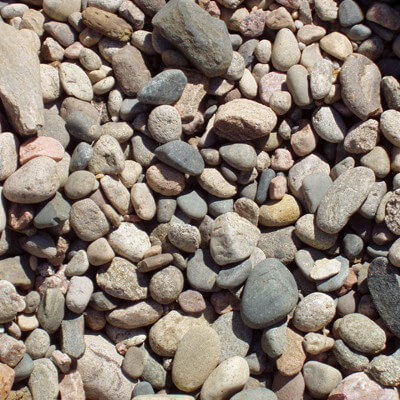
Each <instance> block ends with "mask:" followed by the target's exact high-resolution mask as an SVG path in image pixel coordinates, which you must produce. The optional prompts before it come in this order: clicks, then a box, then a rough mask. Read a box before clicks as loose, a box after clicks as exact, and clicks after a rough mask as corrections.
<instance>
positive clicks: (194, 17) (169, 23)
mask: <svg viewBox="0 0 400 400" xmlns="http://www.w3.org/2000/svg"><path fill="white" fill-rule="evenodd" d="M152 24H153V26H154V27H155V28H157V29H158V30H159V31H160V33H161V35H162V36H163V37H164V38H166V39H167V40H168V41H169V42H170V43H172V44H173V45H175V46H176V47H177V48H178V50H180V51H181V52H182V53H183V54H184V55H185V56H186V57H187V58H188V59H189V61H190V62H192V63H193V65H195V66H196V67H197V68H198V69H199V70H200V71H201V72H202V73H204V74H205V75H206V76H208V77H215V76H220V75H223V74H225V73H226V71H227V70H228V68H229V65H230V63H231V59H232V45H231V41H230V39H229V34H228V30H227V28H226V25H225V23H224V22H223V21H219V20H218V19H214V18H213V17H212V16H210V14H208V13H207V12H206V11H205V10H203V9H202V8H201V7H199V6H197V5H196V4H195V3H185V2H183V1H182V0H174V1H172V2H169V3H168V5H167V6H165V7H163V8H162V9H161V10H160V11H159V12H158V13H157V14H156V16H155V17H154V18H153V19H152ZM210 50H211V51H210Z"/></svg>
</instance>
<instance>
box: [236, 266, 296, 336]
mask: <svg viewBox="0 0 400 400" xmlns="http://www.w3.org/2000/svg"><path fill="white" fill-rule="evenodd" d="M297 299H298V292H297V284H296V281H295V280H294V277H293V275H292V274H291V273H290V271H289V270H288V269H287V268H286V267H285V266H284V265H283V264H282V263H281V262H279V261H278V260H276V259H272V258H269V259H266V260H264V261H262V262H260V263H259V264H257V266H256V267H255V268H254V269H253V271H252V272H251V274H250V276H249V278H248V279H247V282H246V285H245V288H244V292H243V295H242V302H241V316H242V319H243V322H244V323H245V324H246V325H247V326H249V327H251V328H253V329H260V328H266V327H268V326H271V325H273V324H274V323H276V322H278V321H280V320H281V319H283V318H284V317H286V316H287V315H288V314H289V312H290V311H291V310H292V309H293V308H294V306H295V305H296V303H297Z"/></svg>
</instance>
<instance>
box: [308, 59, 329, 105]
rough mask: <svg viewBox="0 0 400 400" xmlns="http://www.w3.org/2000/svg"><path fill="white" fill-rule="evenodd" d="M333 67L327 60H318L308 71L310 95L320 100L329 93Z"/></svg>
mask: <svg viewBox="0 0 400 400" xmlns="http://www.w3.org/2000/svg"><path fill="white" fill-rule="evenodd" d="M333 73H334V69H333V65H332V63H331V62H329V61H327V60H321V61H318V62H317V63H316V64H314V66H313V67H312V69H311V71H310V89H311V94H312V97H313V98H314V99H316V100H321V99H323V98H325V97H326V96H328V95H329V92H330V91H331V88H332V84H333V82H334V76H333Z"/></svg>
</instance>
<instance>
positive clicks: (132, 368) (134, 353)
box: [122, 346, 145, 379]
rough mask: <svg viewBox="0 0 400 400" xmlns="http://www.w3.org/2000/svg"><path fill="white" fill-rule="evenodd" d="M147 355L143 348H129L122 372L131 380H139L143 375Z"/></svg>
mask: <svg viewBox="0 0 400 400" xmlns="http://www.w3.org/2000/svg"><path fill="white" fill-rule="evenodd" d="M144 358H145V353H144V351H143V350H142V349H141V348H138V347H135V346H132V347H129V349H128V351H127V352H126V354H125V357H124V361H123V362H122V371H123V372H124V374H125V375H127V376H128V377H129V378H132V379H137V378H140V376H141V375H142V373H143V369H144Z"/></svg>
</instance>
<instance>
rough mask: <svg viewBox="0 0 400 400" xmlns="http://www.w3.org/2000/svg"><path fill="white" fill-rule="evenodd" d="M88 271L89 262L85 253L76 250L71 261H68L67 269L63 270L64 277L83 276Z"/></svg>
mask: <svg viewBox="0 0 400 400" xmlns="http://www.w3.org/2000/svg"><path fill="white" fill-rule="evenodd" d="M104 240H105V239H104ZM93 265H96V264H93ZM100 265H101V264H100ZM88 269H89V260H88V255H87V253H86V251H85V250H78V251H77V252H76V254H74V255H73V256H72V258H71V260H69V262H68V264H67V268H66V269H65V275H66V276H76V275H78V276H79V275H83V274H84V273H85V272H86V271H87V270H88Z"/></svg>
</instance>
